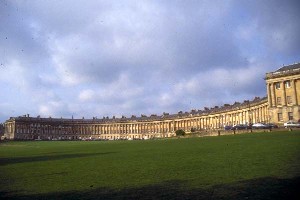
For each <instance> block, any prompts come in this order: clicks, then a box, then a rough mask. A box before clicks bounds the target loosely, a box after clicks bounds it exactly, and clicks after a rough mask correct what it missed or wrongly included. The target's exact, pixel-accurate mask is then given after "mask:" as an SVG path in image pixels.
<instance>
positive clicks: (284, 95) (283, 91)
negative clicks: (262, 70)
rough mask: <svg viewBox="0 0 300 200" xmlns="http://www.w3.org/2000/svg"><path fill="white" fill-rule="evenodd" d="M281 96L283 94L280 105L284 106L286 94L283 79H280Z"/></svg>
mask: <svg viewBox="0 0 300 200" xmlns="http://www.w3.org/2000/svg"><path fill="white" fill-rule="evenodd" d="M282 85H283V86H282V89H283V90H282V96H283V98H282V105H283V106H286V94H285V84H284V81H282Z"/></svg>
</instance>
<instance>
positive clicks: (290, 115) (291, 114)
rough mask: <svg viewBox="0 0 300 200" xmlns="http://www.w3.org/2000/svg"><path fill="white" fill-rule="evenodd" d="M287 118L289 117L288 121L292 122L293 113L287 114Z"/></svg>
mask: <svg viewBox="0 0 300 200" xmlns="http://www.w3.org/2000/svg"><path fill="white" fill-rule="evenodd" d="M288 116H289V120H293V113H292V112H288Z"/></svg>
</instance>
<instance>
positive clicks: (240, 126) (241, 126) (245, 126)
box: [231, 124, 251, 130]
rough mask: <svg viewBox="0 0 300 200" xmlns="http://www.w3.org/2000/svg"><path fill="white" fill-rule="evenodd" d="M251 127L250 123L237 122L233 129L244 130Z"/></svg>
mask: <svg viewBox="0 0 300 200" xmlns="http://www.w3.org/2000/svg"><path fill="white" fill-rule="evenodd" d="M249 128H251V127H249V126H248V125H246V124H237V125H234V126H233V127H232V128H231V130H243V129H249Z"/></svg>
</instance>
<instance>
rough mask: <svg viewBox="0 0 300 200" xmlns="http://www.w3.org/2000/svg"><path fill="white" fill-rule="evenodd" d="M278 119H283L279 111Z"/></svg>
mask: <svg viewBox="0 0 300 200" xmlns="http://www.w3.org/2000/svg"><path fill="white" fill-rule="evenodd" d="M278 121H283V119H282V113H278Z"/></svg>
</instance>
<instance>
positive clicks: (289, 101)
mask: <svg viewBox="0 0 300 200" xmlns="http://www.w3.org/2000/svg"><path fill="white" fill-rule="evenodd" d="M276 100H277V105H282V101H281V97H277V99H276ZM286 103H287V104H292V103H293V101H292V97H291V96H286Z"/></svg>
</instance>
